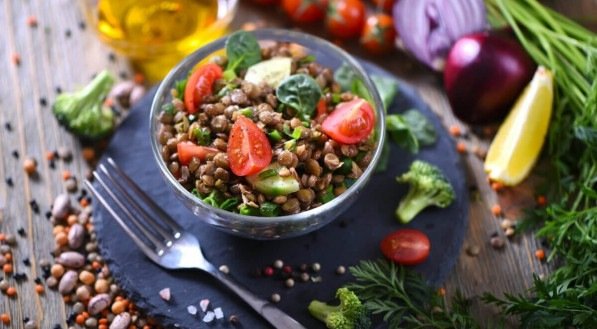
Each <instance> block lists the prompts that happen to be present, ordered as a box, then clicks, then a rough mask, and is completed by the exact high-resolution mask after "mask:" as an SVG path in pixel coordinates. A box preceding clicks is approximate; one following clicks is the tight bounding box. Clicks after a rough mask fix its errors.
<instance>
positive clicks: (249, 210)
mask: <svg viewBox="0 0 597 329" xmlns="http://www.w3.org/2000/svg"><path fill="white" fill-rule="evenodd" d="M238 212H239V213H240V214H241V215H245V216H259V214H260V213H259V208H255V207H251V206H248V205H247V204H245V203H243V204H241V205H240V207H239V208H238Z"/></svg>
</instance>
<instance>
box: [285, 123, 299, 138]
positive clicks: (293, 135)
mask: <svg viewBox="0 0 597 329" xmlns="http://www.w3.org/2000/svg"><path fill="white" fill-rule="evenodd" d="M283 129H284V134H286V136H288V137H290V138H292V139H294V140H298V139H299V138H301V134H302V132H303V127H300V126H299V127H296V128H294V130H292V132H290V126H289V125H284V128H283Z"/></svg>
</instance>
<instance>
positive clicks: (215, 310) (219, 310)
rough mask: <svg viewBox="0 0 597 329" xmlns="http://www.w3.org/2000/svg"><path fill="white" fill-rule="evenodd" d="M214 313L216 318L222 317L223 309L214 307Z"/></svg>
mask: <svg viewBox="0 0 597 329" xmlns="http://www.w3.org/2000/svg"><path fill="white" fill-rule="evenodd" d="M214 314H215V316H216V319H221V318H223V317H224V311H222V308H221V307H217V308H214Z"/></svg>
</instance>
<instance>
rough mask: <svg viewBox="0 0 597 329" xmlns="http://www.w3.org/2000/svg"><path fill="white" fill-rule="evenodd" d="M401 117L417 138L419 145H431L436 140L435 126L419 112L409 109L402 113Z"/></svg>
mask: <svg viewBox="0 0 597 329" xmlns="http://www.w3.org/2000/svg"><path fill="white" fill-rule="evenodd" d="M402 118H403V119H404V121H405V122H406V124H407V125H408V127H409V128H410V131H411V132H412V133H413V135H415V137H416V138H417V142H418V143H419V146H429V145H433V144H434V143H435V141H436V140H437V133H436V132H435V127H434V126H433V124H432V123H431V122H430V121H429V120H428V119H427V117H426V116H424V115H423V114H421V112H419V111H417V110H415V109H410V110H407V111H405V112H404V113H403V114H402Z"/></svg>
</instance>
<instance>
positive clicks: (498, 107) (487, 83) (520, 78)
mask: <svg viewBox="0 0 597 329" xmlns="http://www.w3.org/2000/svg"><path fill="white" fill-rule="evenodd" d="M535 68H536V65H535V63H534V62H533V61H532V60H531V58H530V57H529V55H528V54H527V53H526V52H525V50H524V49H523V48H522V46H521V45H520V44H519V43H518V41H516V40H515V39H513V38H511V37H509V36H507V34H506V33H502V32H480V33H474V34H471V35H468V36H465V37H463V38H461V39H459V40H458V41H457V42H456V43H455V44H454V46H453V47H452V49H451V50H450V53H449V54H448V58H447V62H446V67H445V70H444V88H445V90H446V93H447V95H448V100H449V101H450V105H451V106H452V111H453V112H454V114H455V115H456V116H457V117H458V118H459V119H461V120H462V121H464V122H467V123H470V124H489V123H494V122H497V121H499V120H500V119H502V118H504V117H505V116H506V114H507V113H508V111H509V110H510V108H511V107H512V105H513V104H514V102H515V101H516V98H517V97H518V95H519V94H520V93H521V92H522V90H523V89H524V87H525V86H526V85H527V84H528V83H529V81H530V80H531V78H532V77H533V73H534V72H535Z"/></svg>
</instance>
